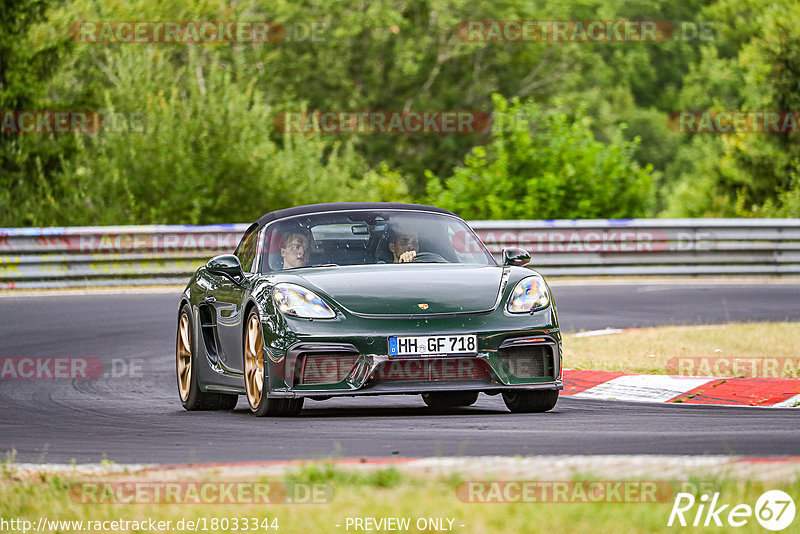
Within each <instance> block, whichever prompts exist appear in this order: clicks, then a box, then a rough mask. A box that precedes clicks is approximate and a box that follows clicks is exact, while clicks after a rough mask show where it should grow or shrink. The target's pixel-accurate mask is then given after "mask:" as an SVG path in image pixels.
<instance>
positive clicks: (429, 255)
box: [411, 252, 450, 263]
mask: <svg viewBox="0 0 800 534" xmlns="http://www.w3.org/2000/svg"><path fill="white" fill-rule="evenodd" d="M411 263H450V262H449V261H447V260H446V259H444V258H443V257H442V256H440V255H439V254H436V253H434V252H419V253H417V255H416V256H415V257H414V259H413V260H411Z"/></svg>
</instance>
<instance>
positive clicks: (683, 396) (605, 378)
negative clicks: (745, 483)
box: [561, 369, 800, 408]
mask: <svg viewBox="0 0 800 534" xmlns="http://www.w3.org/2000/svg"><path fill="white" fill-rule="evenodd" d="M561 394H562V395H566V396H571V397H575V398H579V399H614V400H626V401H638V402H671V403H682V404H712V405H723V406H768V407H774V408H791V407H796V406H800V380H788V379H786V380H784V379H773V378H721V377H710V376H706V377H703V376H697V377H696V376H668V375H626V374H623V373H615V372H609V371H588V370H577V369H564V390H563V391H562V392H561Z"/></svg>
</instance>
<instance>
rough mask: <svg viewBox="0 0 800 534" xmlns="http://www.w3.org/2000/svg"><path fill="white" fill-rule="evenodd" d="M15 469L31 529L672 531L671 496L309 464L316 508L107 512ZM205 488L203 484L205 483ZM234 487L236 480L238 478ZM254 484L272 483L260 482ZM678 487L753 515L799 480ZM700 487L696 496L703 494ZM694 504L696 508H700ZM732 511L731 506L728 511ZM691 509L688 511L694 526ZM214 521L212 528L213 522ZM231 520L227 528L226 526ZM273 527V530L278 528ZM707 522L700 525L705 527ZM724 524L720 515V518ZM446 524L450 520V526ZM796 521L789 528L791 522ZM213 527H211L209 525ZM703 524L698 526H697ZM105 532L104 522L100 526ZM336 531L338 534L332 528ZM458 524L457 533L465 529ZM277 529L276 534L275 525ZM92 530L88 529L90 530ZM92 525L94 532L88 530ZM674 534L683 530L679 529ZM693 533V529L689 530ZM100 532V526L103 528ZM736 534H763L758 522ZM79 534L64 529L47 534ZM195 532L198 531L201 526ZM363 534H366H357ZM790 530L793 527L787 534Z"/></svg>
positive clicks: (0, 511) (12, 492)
mask: <svg viewBox="0 0 800 534" xmlns="http://www.w3.org/2000/svg"><path fill="white" fill-rule="evenodd" d="M12 473H13V471H11V470H4V471H3V474H2V476H0V515H1V516H2V518H3V519H5V520H7V521H8V520H9V519H24V520H28V521H31V522H32V524H34V525H37V524H38V522H39V519H40V518H41V517H46V518H47V519H48V520H50V521H54V520H55V521H59V520H67V521H83V525H82V529H83V531H92V532H94V531H97V532H99V531H102V530H101V529H100V528H97V527H98V526H101V525H102V523H100V524H96V523H89V522H90V521H91V522H98V521H99V522H108V521H114V520H125V521H142V520H148V519H153V520H155V521H171V522H172V523H171V525H173V527H172V528H171V529H170V530H168V532H178V531H179V530H178V529H176V528H175V527H174V525H177V524H178V522H179V521H180V520H184V522H185V521H201V522H203V523H201V525H202V524H204V525H205V526H206V528H207V530H205V531H208V532H243V531H250V532H253V531H257V532H278V533H284V534H293V533H308V532H313V533H329V532H330V533H335V532H348V531H349V532H354V531H355V529H354V528H353V527H352V526H351V527H350V528H347V519H348V518H367V517H369V518H376V519H380V518H389V517H393V518H409V521H410V528H408V529H407V530H406V531H408V532H419V531H432V530H435V529H432V528H431V524H430V523H429V522H427V520H428V519H441V520H443V522H442V523H441V524H442V525H444V526H448V527H449V526H450V525H452V531H453V532H463V533H501V532H537V531H547V532H580V531H585V532H615V533H618V532H625V533H639V532H642V533H645V532H646V533H657V532H672V531H674V530H675V528H676V527H675V526H673V527H668V526H667V521H668V519H669V516H670V512H671V510H672V507H673V502H674V494H671V495H669V496H668V498H667V499H661V501H662V502H655V503H632V502H629V503H605V502H602V503H596V502H595V503H588V502H577V503H576V502H562V503H536V502H514V503H496V502H495V503H490V504H487V503H470V502H465V501H464V500H463V495H464V494H463V493H461V494H460V495H462V497H461V498H460V497H459V488H461V487H463V486H462V484H464V481H463V480H462V479H461V478H460V477H459V476H457V475H453V476H451V477H447V478H418V477H411V476H407V475H405V474H403V473H402V471H401V470H398V469H396V468H394V467H392V468H389V469H379V470H377V471H374V472H371V473H359V472H354V471H351V470H347V469H342V468H338V467H335V466H333V465H332V464H312V465H308V466H304V467H302V468H300V469H299V470H297V471H296V472H293V473H291V474H290V475H288V476H287V477H286V478H285V479H283V481H282V482H285V483H287V484H303V483H305V484H328V485H330V486H332V488H333V492H332V493H331V496H332V498H331V499H330V500H329V502H325V503H320V504H266V505H265V504H185V503H183V504H163V503H162V504H153V503H149V504H110V503H108V502H105V503H100V504H97V503H91V504H87V503H84V502H81V499H80V498H78V497H76V492H75V490H74V489H75V486H76V485H80V484H81V483H90V484H97V483H98V479H97V478H95V477H82V478H81V477H71V476H64V475H60V476H56V475H39V476H36V477H28V478H25V479H19V478H15V476H14V475H13V474H12ZM116 480H117V481H119V480H125V481H127V482H135V481H137V480H138V481H142V482H144V481H147V482H150V483H152V482H153V479H152V475H150V476H145V475H125V478H124V479H121V478H117V479H116ZM202 480H206V481H208V480H209V479H202ZM237 480H239V481H240V482H241V481H242V480H241V479H237ZM578 480H581V481H591V480H597V479H593V478H592V477H590V476H587V475H583V476H576V477H575V478H573V481H578ZM258 481H259V482H275V481H269V480H266V479H258ZM674 484H675V488H676V491H678V488H681V489H682V490H684V491H685V490H686V489H687V488H688V487H692V488H698V490H697V492H696V497H698V498H699V497H700V495H701V493H708V494H711V495H713V493H714V492H719V502H720V504H727V503H731V504H732V505H735V504H747V505H749V506H750V507H754V506H755V504H756V501H757V500H758V497H759V496H760V495H761V494H762V493H764V492H765V491H767V490H774V489H780V490H783V491H785V492H786V493H788V494H789V495H800V480H795V481H793V482H783V483H769V484H768V485H765V484H764V483H762V482H757V481H746V480H733V479H716V480H704V481H698V480H689V481H675V482H674ZM699 488H702V491H701V490H700V489H699ZM698 503H699V501H698ZM731 507H732V506H729V507H728V511H729V510H730V509H731ZM697 508H698V507H697V506H695V507H694V508H692V509H691V510H690V511H689V512H687V513H686V517H687V518H688V520H689V521H690V522H691V521H693V520H694V515H695V513H696V512H697ZM215 518H216V520H217V521H216V523H215V522H214V519H215ZM234 518H260V519H263V518H268V519H269V522H268V523H267V524H268V525H269V528H263V526H259V528H258V529H256V530H250V529H248V530H244V529H242V528H241V527H240V528H239V529H238V530H237V529H234V528H233V527H232V526H231V523H232V521H233V519H234ZM223 519H227V520H228V527H227V528H225V527H224V526H223V525H222V520H223ZM275 519H277V522H274V520H275ZM704 519H705V516H703V517H701V522H702V521H703V520H704ZM721 519H722V520H723V521H724V520H725V519H726V515H725V514H722V516H721ZM420 520H425V521H426V525H422V526H424V527H425V528H424V529H421V528H417V527H418V524H417V522H418V521H420ZM447 520H452V523H449V522H448V521H447ZM797 521H798V520H795V523H796V522H797ZM215 524H216V527H215V528H212V525H215ZM701 524H702V523H701ZM106 525H108V526H110V524H106ZM337 525H339V526H337ZM462 525H463V526H462ZM275 526H278V527H279V528H278V529H277V530H276V529H275V528H274V527H275ZM87 527H89V528H87ZM92 527H94V528H92ZM139 527H140V528H138V529H131V528H119V527H117V528H116V529H115V531H116V532H120V533H127V532H165V531H164V530H158V529H155V530H154V529H151V528H147V527H145V528H141V525H140V526H139ZM678 528H680V527H678ZM690 528H691V527H690ZM730 528H731V527H729V526H727V525H726V526H723V527H716V528H714V527H712V528H711V529H710V530H711V531H714V532H725V531H727V530H729V529H730ZM103 529H104V527H103ZM735 530H736V531H737V532H742V533H747V532H761V531H763V529H761V527H760V525H759V524H758V522H757V521H756V519H755V518H754V517H750V519H749V521H748V523H747V524H746V525H745V526H744V527H741V528H736V529H735ZM55 531H59V532H79V531H81V530H78V529H76V528H74V525H73V527H72V528H70V527H66V528H65V527H62V528H60V529H50V530H46V532H55ZM198 531H204V530H203V526H200V528H199V529H198ZM362 531H363V530H362ZM789 531H791V528H790V529H788V530H787V532H789Z"/></svg>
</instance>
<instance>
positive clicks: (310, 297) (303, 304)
mask: <svg viewBox="0 0 800 534" xmlns="http://www.w3.org/2000/svg"><path fill="white" fill-rule="evenodd" d="M272 299H273V300H274V301H275V306H277V307H278V309H279V310H280V311H281V312H282V313H285V314H286V315H293V316H295V317H303V318H305V319H333V318H334V317H336V313H334V311H333V310H332V309H330V308H329V307H328V305H327V304H325V301H324V300H322V299H321V298H320V297H319V295H317V294H316V293H314V292H313V291H311V290H310V289H306V288H304V287H302V286H298V285H296V284H277V285H276V286H275V290H274V291H273V292H272Z"/></svg>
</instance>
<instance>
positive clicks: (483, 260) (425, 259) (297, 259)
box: [261, 210, 496, 273]
mask: <svg viewBox="0 0 800 534" xmlns="http://www.w3.org/2000/svg"><path fill="white" fill-rule="evenodd" d="M263 239H264V243H263V245H264V246H263V248H262V250H263V258H262V262H261V266H262V271H263V272H265V273H268V272H275V271H284V270H288V269H296V268H301V267H319V266H328V265H371V264H374V265H382V264H391V263H404V264H421V263H455V264H466V265H496V262H495V261H494V259H493V258H492V255H491V254H489V252H488V251H487V250H486V247H484V245H483V243H481V242H480V240H479V239H478V237H477V236H476V235H475V233H474V232H473V231H472V229H471V228H470V227H469V226H467V224H466V223H465V222H464V221H463V220H461V219H459V218H457V217H454V216H451V215H446V214H437V213H431V212H425V211H412V210H387V211H376V210H356V211H347V212H327V213H315V214H309V215H299V216H296V217H289V218H286V219H281V220H278V221H275V222H273V223H272V224H270V225H268V226H267V227H266V228H265V230H264V238H263Z"/></svg>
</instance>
